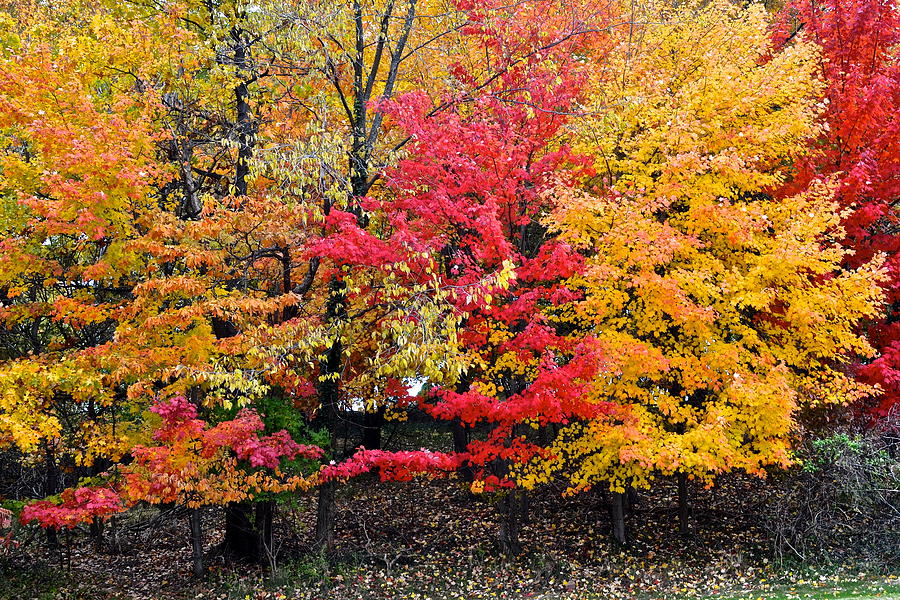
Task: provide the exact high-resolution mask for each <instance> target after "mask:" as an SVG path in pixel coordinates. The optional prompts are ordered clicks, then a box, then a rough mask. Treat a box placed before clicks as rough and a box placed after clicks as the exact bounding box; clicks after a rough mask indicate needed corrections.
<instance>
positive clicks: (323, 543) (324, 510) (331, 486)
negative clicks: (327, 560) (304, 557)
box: [315, 481, 337, 550]
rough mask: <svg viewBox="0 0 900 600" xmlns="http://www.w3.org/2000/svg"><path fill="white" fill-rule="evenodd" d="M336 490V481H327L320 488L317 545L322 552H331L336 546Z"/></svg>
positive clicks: (317, 506)
mask: <svg viewBox="0 0 900 600" xmlns="http://www.w3.org/2000/svg"><path fill="white" fill-rule="evenodd" d="M336 488H337V483H336V482H334V481H327V482H325V483H323V484H322V485H320V486H319V499H318V503H317V505H316V539H315V545H316V547H317V548H319V549H321V550H331V548H332V547H333V546H334V521H335V503H334V493H335V491H336Z"/></svg>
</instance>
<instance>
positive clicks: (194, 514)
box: [188, 508, 206, 577]
mask: <svg viewBox="0 0 900 600" xmlns="http://www.w3.org/2000/svg"><path fill="white" fill-rule="evenodd" d="M188 519H189V520H190V523H191V557H192V559H193V567H194V577H203V575H204V573H205V572H206V567H205V566H204V564H203V527H202V525H203V524H202V523H201V522H200V510H199V509H196V508H192V509H191V511H190V515H189V517H188Z"/></svg>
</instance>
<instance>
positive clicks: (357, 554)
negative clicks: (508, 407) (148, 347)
mask: <svg viewBox="0 0 900 600" xmlns="http://www.w3.org/2000/svg"><path fill="white" fill-rule="evenodd" d="M757 486H758V484H757V483H756V482H754V481H752V480H748V479H743V478H739V477H733V478H730V479H728V480H724V481H722V482H720V484H719V485H718V486H716V487H714V488H712V489H709V490H705V489H702V488H699V487H698V488H696V489H694V514H693V524H694V531H693V533H692V535H691V536H689V537H687V538H685V537H682V536H680V535H678V531H677V519H676V508H675V502H674V496H675V491H674V485H672V484H671V483H670V482H665V481H661V482H659V485H657V486H656V487H655V489H654V490H653V491H652V492H650V493H643V494H642V495H641V496H640V497H639V499H638V502H637V503H636V504H635V506H634V507H633V509H632V511H631V512H630V514H629V516H628V528H629V533H630V534H631V539H632V541H631V543H630V545H629V546H628V547H627V548H620V547H618V546H616V545H615V544H614V543H613V542H611V540H610V535H609V519H608V512H607V509H606V505H605V502H604V500H603V498H602V496H601V495H594V494H584V495H581V496H579V497H575V498H561V497H560V496H559V494H557V493H554V490H550V491H548V492H547V493H545V494H542V495H540V496H537V497H534V498H532V499H531V501H530V503H529V506H528V520H527V524H526V525H525V526H524V529H523V531H522V542H523V546H524V551H523V553H522V555H521V556H519V557H518V558H517V559H515V560H505V559H503V558H502V557H500V556H499V554H498V552H497V547H496V541H495V540H496V533H497V512H496V506H495V505H494V504H492V503H491V501H490V500H489V499H486V498H473V497H472V496H471V495H470V494H469V493H468V492H467V490H466V489H465V487H464V486H462V485H460V486H447V484H446V482H435V483H429V482H417V483H411V484H394V483H384V484H379V485H351V486H347V487H346V488H345V489H344V490H343V491H342V495H341V497H340V498H339V516H338V531H337V544H336V547H335V550H334V552H333V553H332V554H331V555H330V556H328V557H327V558H326V557H325V556H322V555H319V554H314V553H312V552H311V551H310V550H309V547H310V537H309V536H310V532H311V531H312V528H313V519H314V515H315V498H314V496H312V495H309V496H305V497H300V498H298V499H297V500H296V502H295V503H294V504H292V505H283V506H281V507H280V514H279V518H278V529H279V531H278V544H277V548H276V556H275V559H274V562H275V568H274V569H268V570H264V569H262V568H250V567H246V566H237V565H228V564H225V562H224V560H223V559H222V558H220V557H218V556H217V555H216V553H215V552H214V548H215V547H216V545H217V544H218V543H219V542H220V541H221V537H222V531H221V528H220V525H221V522H220V521H221V518H220V517H221V515H220V512H218V511H213V510H209V511H207V513H206V514H205V524H206V540H205V542H206V547H207V549H209V550H210V556H209V563H210V573H209V575H208V577H207V578H206V579H205V580H203V581H196V580H194V579H193V578H192V577H191V576H190V565H191V562H190V558H191V552H190V545H189V540H188V536H187V533H188V529H187V527H188V526H187V521H186V519H185V518H183V517H180V516H179V515H178V514H177V513H176V514H174V515H169V516H165V515H163V516H164V517H165V518H161V515H159V514H158V512H157V511H156V510H155V509H147V510H145V511H144V512H136V513H135V514H132V515H129V516H128V518H127V519H123V520H122V521H120V522H119V523H117V524H116V528H117V531H116V532H115V535H113V532H112V531H111V527H108V529H107V547H106V548H104V549H103V550H101V551H99V552H98V551H97V550H96V549H95V548H93V547H92V545H91V544H90V543H89V541H88V540H87V539H86V536H84V535H81V536H77V535H76V536H75V537H74V538H72V539H70V540H69V542H68V545H67V551H65V552H63V553H62V555H61V556H60V555H54V554H51V553H49V552H48V551H47V550H46V549H45V548H43V546H42V544H40V543H39V540H40V538H39V537H35V538H34V541H33V542H32V543H30V544H29V543H26V544H25V546H24V547H23V548H22V550H21V551H20V553H19V554H18V555H17V556H14V557H12V558H11V559H8V560H6V561H5V564H3V570H4V572H3V577H2V579H0V598H3V599H10V600H12V599H14V598H15V599H17V600H18V599H20V598H21V599H22V600H26V599H41V600H63V599H65V600H75V599H91V600H93V599H102V600H106V599H113V598H115V599H123V600H124V599H134V600H148V599H158V600H187V599H196V600H201V599H206V600H213V599H216V600H263V599H277V600H283V599H285V598H298V599H323V600H324V599H335V600H344V599H347V600H351V599H360V600H362V599H365V600H375V599H382V598H383V599H393V598H396V599H401V598H403V599H427V598H435V599H437V598H440V599H454V598H466V599H469V598H485V599H494V598H546V599H557V598H572V599H582V598H585V599H590V598H596V599H609V598H635V599H648V600H649V599H652V598H660V599H662V598H672V599H677V598H723V599H724V598H728V599H738V598H741V599H744V598H747V599H753V600H756V599H758V598H765V599H769V598H771V599H779V600H780V599H789V598H859V599H863V598H900V578H898V577H897V574H896V573H894V574H892V573H890V572H884V571H883V570H881V571H875V570H874V569H867V568H866V567H865V566H864V565H860V564H852V563H845V564H832V565H830V566H828V567H827V568H826V567H818V568H815V567H812V566H810V565H799V564H791V563H786V562H784V561H780V560H777V557H775V556H774V555H773V554H772V552H771V550H770V547H771V546H770V544H769V542H768V539H767V535H766V532H765V531H764V529H763V528H762V527H761V526H760V519H759V516H758V508H759V506H758V505H754V504H753V502H754V499H755V501H757V502H758V501H759V499H760V498H764V495H762V494H760V490H759V489H758V488H757Z"/></svg>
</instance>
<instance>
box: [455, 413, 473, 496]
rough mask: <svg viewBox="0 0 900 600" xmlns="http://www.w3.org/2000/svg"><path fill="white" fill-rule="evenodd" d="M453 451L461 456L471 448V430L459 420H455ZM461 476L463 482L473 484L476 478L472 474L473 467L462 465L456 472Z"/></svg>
mask: <svg viewBox="0 0 900 600" xmlns="http://www.w3.org/2000/svg"><path fill="white" fill-rule="evenodd" d="M452 427H453V429H452V433H453V451H454V452H456V453H457V454H461V453H463V452H465V451H466V450H467V449H468V447H469V430H468V428H466V426H465V425H463V424H462V422H460V420H459V419H454V420H453V426H452ZM456 472H457V473H458V474H459V477H460V479H462V480H463V481H467V482H471V481H472V480H473V479H474V478H475V474H474V473H473V472H472V467H470V466H469V465H462V466H461V467H459V469H457V471H456Z"/></svg>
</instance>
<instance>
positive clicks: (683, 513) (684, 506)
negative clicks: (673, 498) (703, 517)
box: [677, 473, 690, 535]
mask: <svg viewBox="0 0 900 600" xmlns="http://www.w3.org/2000/svg"><path fill="white" fill-rule="evenodd" d="M677 479H678V532H679V533H680V534H681V535H688V534H689V533H690V521H689V516H690V504H689V503H688V479H687V473H678V476H677Z"/></svg>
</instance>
